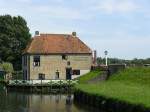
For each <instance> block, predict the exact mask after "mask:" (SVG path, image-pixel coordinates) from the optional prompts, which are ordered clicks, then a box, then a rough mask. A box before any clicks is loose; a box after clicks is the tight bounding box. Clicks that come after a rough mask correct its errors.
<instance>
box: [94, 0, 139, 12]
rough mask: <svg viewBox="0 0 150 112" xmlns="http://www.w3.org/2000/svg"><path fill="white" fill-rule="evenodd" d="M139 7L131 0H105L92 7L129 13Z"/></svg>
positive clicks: (105, 10)
mask: <svg viewBox="0 0 150 112" xmlns="http://www.w3.org/2000/svg"><path fill="white" fill-rule="evenodd" d="M138 8H139V5H138V4H136V3H135V2H133V0H105V1H102V2H100V3H99V4H98V5H97V6H96V7H95V8H94V9H96V10H101V11H104V12H106V13H108V14H112V13H130V12H134V11H136V10H137V9H138Z"/></svg>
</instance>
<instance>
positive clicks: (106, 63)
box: [104, 51, 108, 66]
mask: <svg viewBox="0 0 150 112" xmlns="http://www.w3.org/2000/svg"><path fill="white" fill-rule="evenodd" d="M104 54H105V65H106V66H107V65H108V62H107V55H108V51H104Z"/></svg>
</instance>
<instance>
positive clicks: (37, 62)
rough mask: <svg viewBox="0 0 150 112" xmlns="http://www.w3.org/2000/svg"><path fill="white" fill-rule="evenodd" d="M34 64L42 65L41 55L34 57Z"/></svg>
mask: <svg viewBox="0 0 150 112" xmlns="http://www.w3.org/2000/svg"><path fill="white" fill-rule="evenodd" d="M33 66H40V56H34V57H33Z"/></svg>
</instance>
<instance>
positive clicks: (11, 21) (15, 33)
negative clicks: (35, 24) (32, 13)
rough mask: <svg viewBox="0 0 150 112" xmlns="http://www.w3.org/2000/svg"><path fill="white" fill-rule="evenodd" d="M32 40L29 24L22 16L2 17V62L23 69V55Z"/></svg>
mask: <svg viewBox="0 0 150 112" xmlns="http://www.w3.org/2000/svg"><path fill="white" fill-rule="evenodd" d="M30 39H31V34H30V33H29V28H28V27H27V23H26V21H25V20H24V18H22V17H21V16H17V17H12V16H10V15H4V16H0V60H2V61H5V62H10V63H12V64H13V66H14V69H15V70H20V69H21V54H22V51H23V49H25V47H26V45H27V43H28V41H29V40H30Z"/></svg>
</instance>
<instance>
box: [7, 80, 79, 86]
mask: <svg viewBox="0 0 150 112" xmlns="http://www.w3.org/2000/svg"><path fill="white" fill-rule="evenodd" d="M77 83H78V80H9V82H8V85H10V86H15V85H17V86H21V85H25V86H34V85H35V86H36V85H40V86H44V85H45V86H52V85H56V86H57V85H58V86H59V85H71V86H72V85H75V84H77Z"/></svg>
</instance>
